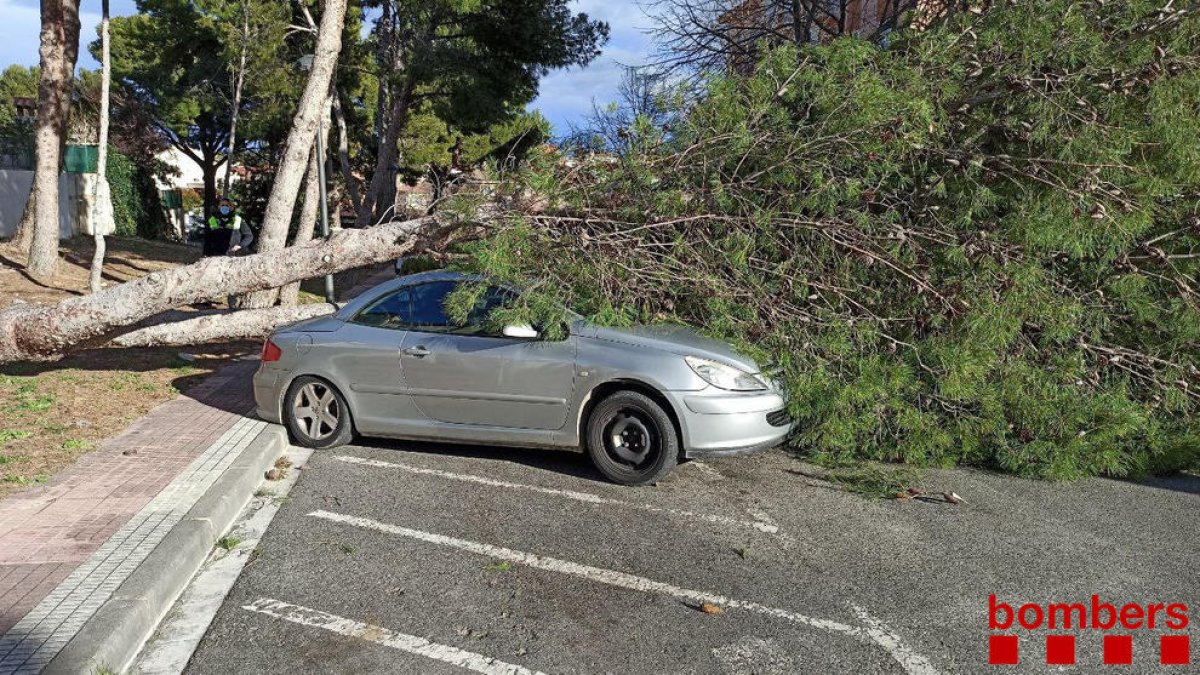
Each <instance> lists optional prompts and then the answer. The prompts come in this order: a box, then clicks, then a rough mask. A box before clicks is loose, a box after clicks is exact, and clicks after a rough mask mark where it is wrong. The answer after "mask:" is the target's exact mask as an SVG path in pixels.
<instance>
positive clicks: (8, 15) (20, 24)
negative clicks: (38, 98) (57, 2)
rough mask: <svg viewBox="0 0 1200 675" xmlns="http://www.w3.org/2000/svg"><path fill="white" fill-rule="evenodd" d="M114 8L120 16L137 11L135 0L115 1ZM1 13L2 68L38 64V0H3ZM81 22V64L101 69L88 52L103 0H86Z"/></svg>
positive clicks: (40, 23)
mask: <svg viewBox="0 0 1200 675" xmlns="http://www.w3.org/2000/svg"><path fill="white" fill-rule="evenodd" d="M93 5H94V6H93ZM111 11H112V13H113V15H114V16H120V15H122V14H134V13H136V11H137V8H136V7H135V6H134V4H133V1H132V0H116V1H115V2H113V3H112V7H111ZM0 16H2V17H4V32H5V37H4V39H3V40H0V69H3V68H4V67H6V66H10V65H12V64H17V65H22V66H36V65H37V63H38V40H39V33H40V32H41V28H42V17H41V12H40V10H39V8H38V2H37V0H0ZM79 23H80V29H79V65H80V66H82V67H84V68H89V69H92V68H99V67H100V64H99V63H97V62H96V60H95V59H93V58H92V55H91V54H89V53H88V51H87V46H88V44H90V43H91V42H92V41H93V40H95V39H96V36H97V32H96V27H97V26H99V25H100V3H99V2H95V1H93V2H89V1H88V0H84V2H83V6H82V7H81V8H80V12H79Z"/></svg>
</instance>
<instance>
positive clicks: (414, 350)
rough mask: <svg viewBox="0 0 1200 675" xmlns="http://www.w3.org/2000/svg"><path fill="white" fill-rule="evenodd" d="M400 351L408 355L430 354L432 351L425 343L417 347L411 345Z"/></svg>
mask: <svg viewBox="0 0 1200 675" xmlns="http://www.w3.org/2000/svg"><path fill="white" fill-rule="evenodd" d="M400 351H401V353H402V354H405V355H407V356H429V354H430V353H431V352H430V351H429V350H428V349H426V348H425V345H417V346H416V347H409V348H407V349H402V350H400Z"/></svg>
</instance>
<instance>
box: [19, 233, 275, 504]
mask: <svg viewBox="0 0 1200 675" xmlns="http://www.w3.org/2000/svg"><path fill="white" fill-rule="evenodd" d="M92 251H93V248H92V240H91V239H90V238H78V239H75V240H71V241H67V242H63V245H62V249H61V252H62V260H61V261H60V263H59V270H58V274H57V275H56V276H55V277H54V278H52V279H50V280H49V281H48V282H46V283H38V282H36V281H34V280H32V279H31V278H30V277H28V276H27V275H26V274H25V273H24V269H23V268H24V265H23V263H24V259H23V258H24V256H23V255H21V254H20V253H19V252H17V251H15V250H14V248H13V247H12V246H11V245H9V244H3V245H0V309H2V308H4V307H7V306H9V305H11V304H12V303H13V302H15V301H25V302H29V303H33V304H48V303H53V302H57V301H59V300H62V299H64V298H66V297H69V296H71V295H81V294H83V293H86V292H87V286H88V268H89V266H90V265H91V258H92ZM199 257H200V253H199V249H197V248H195V247H192V246H183V245H180V244H172V243H169V242H157V241H146V240H142V239H134V238H124V237H109V238H108V254H107V255H106V256H105V265H104V279H105V282H106V283H107V284H113V283H120V282H122V281H127V280H129V279H133V278H135V277H139V276H142V275H145V274H148V273H150V272H153V271H155V270H159V269H164V268H167V267H174V266H176V265H183V264H188V263H191V262H194V261H195V260H197V259H199ZM258 349H259V345H258V344H257V343H245V342H243V343H235V344H223V345H206V346H203V347H194V348H186V349H179V348H161V349H91V350H86V351H82V352H78V353H75V354H72V355H70V356H68V357H66V358H64V359H62V360H59V361H54V362H49V363H32V364H30V363H20V364H10V365H6V366H0V497H2V496H4V495H6V494H9V493H11V492H12V491H14V490H16V489H19V488H20V487H22V486H26V485H36V484H39V483H43V482H45V481H46V480H48V479H49V477H50V476H52V475H53V474H54V473H55V472H57V471H59V470H60V469H62V468H64V467H66V466H67V465H68V464H70V463H71V462H73V461H74V460H75V459H76V458H78V457H79V456H80V455H82V454H84V453H86V452H88V451H89V450H90V449H92V448H94V447H96V445H97V444H99V443H100V442H101V441H102V440H104V439H105V438H107V437H109V436H112V435H114V434H116V433H117V432H119V431H120V430H121V429H123V428H124V427H125V426H127V425H128V424H129V423H130V422H132V421H133V420H135V419H137V418H138V417H140V416H142V415H144V414H146V413H147V412H149V411H150V409H151V408H153V407H155V406H157V405H158V404H160V403H163V402H164V401H167V400H170V399H172V398H174V397H175V396H178V395H179V392H180V391H186V390H187V389H188V388H189V387H190V386H192V385H194V384H196V383H198V382H199V381H200V380H202V379H204V377H205V376H207V375H208V374H210V373H211V372H213V371H214V370H216V369H217V368H220V367H221V366H222V365H224V364H226V363H228V362H229V361H230V360H232V359H235V358H238V357H240V356H244V355H247V354H254V353H256V352H257V351H258ZM181 354H183V355H184V356H181Z"/></svg>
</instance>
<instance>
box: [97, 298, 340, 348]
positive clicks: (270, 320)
mask: <svg viewBox="0 0 1200 675" xmlns="http://www.w3.org/2000/svg"><path fill="white" fill-rule="evenodd" d="M336 311H337V307H335V306H333V305H328V304H325V303H318V304H310V305H295V306H292V307H268V308H267V309H251V310H245V311H241V312H214V313H209V314H205V315H203V316H198V317H195V318H191V319H183V320H175V321H166V322H164V323H157V324H155V325H152V326H146V327H144V328H138V329H137V330H133V331H130V332H128V333H125V334H123V335H118V336H117V337H115V338H113V339H112V340H110V341H109V342H108V344H109V345H111V346H113V347H174V346H183V345H200V344H206V343H210V342H225V341H227V340H257V339H260V338H264V337H266V336H267V335H268V334H269V333H270V332H271V331H273V330H275V329H276V328H278V327H279V326H282V325H284V324H287V323H292V322H293V321H301V320H303V319H311V318H313V317H317V316H324V315H326V314H332V313H334V312H336ZM170 314H172V315H174V314H175V313H174V312H172V313H170ZM172 318H177V317H172Z"/></svg>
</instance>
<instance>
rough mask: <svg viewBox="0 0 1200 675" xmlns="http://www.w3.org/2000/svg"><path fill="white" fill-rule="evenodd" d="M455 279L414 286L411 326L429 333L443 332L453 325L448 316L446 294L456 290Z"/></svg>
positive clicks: (413, 328)
mask: <svg viewBox="0 0 1200 675" xmlns="http://www.w3.org/2000/svg"><path fill="white" fill-rule="evenodd" d="M456 286H457V284H456V283H455V282H453V281H435V282H433V283H429V284H421V285H420V286H413V287H412V315H411V316H410V317H409V328H411V329H412V330H416V331H424V332H428V333H443V332H446V331H447V329H449V328H451V327H452V326H453V324H452V322H451V321H450V317H448V316H446V296H448V295H450V294H451V293H453V292H454V289H455V287H456Z"/></svg>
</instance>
